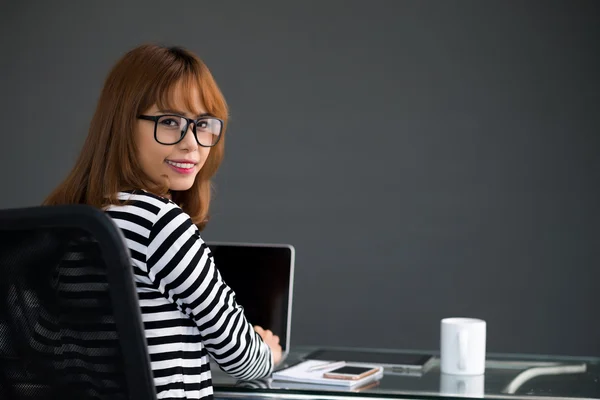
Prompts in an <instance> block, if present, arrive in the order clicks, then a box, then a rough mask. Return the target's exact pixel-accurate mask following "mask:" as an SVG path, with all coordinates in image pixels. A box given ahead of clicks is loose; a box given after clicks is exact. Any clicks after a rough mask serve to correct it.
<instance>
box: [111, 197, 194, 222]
mask: <svg viewBox="0 0 600 400" xmlns="http://www.w3.org/2000/svg"><path fill="white" fill-rule="evenodd" d="M117 200H118V203H117V204H112V205H110V206H108V207H107V208H106V212H107V213H108V214H109V215H110V216H111V217H113V218H118V219H126V220H129V221H131V222H136V223H137V224H140V225H144V226H145V227H146V228H147V229H148V230H150V229H152V230H156V229H159V230H160V229H161V227H164V226H165V225H167V224H168V223H169V222H170V221H173V220H177V221H179V222H180V223H183V222H185V221H186V220H189V223H191V218H190V216H189V215H187V214H186V213H185V212H184V211H183V210H182V209H181V208H180V207H179V206H178V205H177V204H175V203H174V202H172V201H171V200H169V199H166V198H164V197H160V196H157V195H155V194H153V193H149V192H146V191H143V190H133V191H124V192H119V193H117Z"/></svg>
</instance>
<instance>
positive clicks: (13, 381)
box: [0, 205, 156, 400]
mask: <svg viewBox="0 0 600 400" xmlns="http://www.w3.org/2000/svg"><path fill="white" fill-rule="evenodd" d="M91 398H93V399H144V400H146V399H156V389H155V387H154V381H153V378H152V370H151V368H150V358H149V355H148V349H147V346H146V338H145V336H144V330H143V325H142V318H141V311H140V307H139V303H138V297H137V292H136V289H135V283H134V280H133V271H132V268H131V261H130V257H129V253H128V249H127V247H126V245H125V242H124V238H123V236H122V234H121V231H120V230H119V229H118V228H117V227H116V226H115V225H114V224H113V222H112V220H111V219H110V218H109V217H108V216H107V215H106V214H104V213H103V212H102V211H100V210H98V209H95V208H92V207H90V206H85V205H67V206H49V207H31V208H22V209H12V210H0V399H11V400H13V399H14V400H20V399H91Z"/></svg>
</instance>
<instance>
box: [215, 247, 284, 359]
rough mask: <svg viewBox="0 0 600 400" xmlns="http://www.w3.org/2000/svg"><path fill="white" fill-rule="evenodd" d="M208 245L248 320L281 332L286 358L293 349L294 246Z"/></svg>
mask: <svg viewBox="0 0 600 400" xmlns="http://www.w3.org/2000/svg"><path fill="white" fill-rule="evenodd" d="M207 245H208V247H209V249H210V251H211V253H212V255H213V257H214V260H215V266H216V267H217V269H218V270H219V273H220V274H221V276H222V277H223V280H224V281H225V283H227V284H228V285H229V286H230V287H231V289H233V291H234V292H235V296H236V301H237V302H238V304H239V305H241V306H242V307H244V313H245V315H246V317H247V318H248V322H250V323H251V324H252V325H259V326H261V327H262V328H264V329H269V330H271V331H272V332H273V333H274V334H275V335H277V336H279V343H280V344H281V350H282V361H283V360H284V359H285V358H286V356H287V355H288V353H289V351H290V336H291V335H290V334H291V331H290V330H291V324H292V294H293V287H294V260H295V250H294V247H293V246H292V245H289V244H265V243H235V242H210V241H209V242H207ZM211 364H214V363H211Z"/></svg>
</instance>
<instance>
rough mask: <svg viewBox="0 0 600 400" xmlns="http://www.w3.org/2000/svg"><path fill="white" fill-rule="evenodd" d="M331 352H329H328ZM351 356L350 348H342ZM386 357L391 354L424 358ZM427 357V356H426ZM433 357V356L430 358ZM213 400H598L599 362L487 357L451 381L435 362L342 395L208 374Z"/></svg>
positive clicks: (293, 358)
mask: <svg viewBox="0 0 600 400" xmlns="http://www.w3.org/2000/svg"><path fill="white" fill-rule="evenodd" d="M328 348H331V347H328ZM317 349H318V347H296V348H293V349H292V351H291V352H290V354H289V356H288V358H287V359H286V360H285V362H284V363H283V365H281V366H280V367H279V368H285V367H287V366H291V365H293V364H295V363H296V362H298V361H300V360H302V359H303V357H304V356H305V355H307V354H309V353H310V352H312V351H314V350H317ZM337 349H345V350H351V348H341V347H338V348H337ZM359 350H362V351H365V350H367V351H369V350H370V351H389V352H390V353H423V351H410V350H406V351H400V350H397V351H395V350H381V349H359ZM430 353H431V352H430ZM433 354H436V356H437V355H438V354H439V353H438V352H433ZM213 386H214V392H215V398H217V399H234V398H247V399H250V398H252V399H260V398H265V399H267V398H268V399H291V398H294V399H304V398H311V399H317V398H319V399H325V398H329V399H333V398H336V399H339V398H346V397H354V398H356V397H365V398H366V397H368V398H386V399H387V398H429V399H431V398H448V397H470V398H494V399H519V398H521V399H535V398H537V399H543V400H549V399H553V398H555V399H556V398H561V399H565V398H576V399H582V398H586V399H600V358H596V357H564V356H542V355H523V354H492V353H488V354H487V360H486V373H485V375H484V376H476V377H455V376H448V375H444V374H442V373H440V368H439V359H438V358H436V362H435V363H434V364H433V366H432V367H431V368H430V369H428V370H427V371H426V372H424V373H422V374H415V373H407V374H404V373H402V372H399V371H392V370H391V369H386V370H385V373H384V376H383V378H382V379H381V380H380V381H378V382H375V383H371V384H369V385H367V386H366V387H362V388H353V389H351V390H349V389H343V388H339V387H335V386H324V385H310V384H303V383H297V382H283V381H275V380H272V379H270V378H268V379H262V380H257V381H250V382H241V381H236V380H235V379H233V378H231V377H229V376H228V375H226V374H224V373H223V372H220V371H218V370H217V371H216V370H215V368H213Z"/></svg>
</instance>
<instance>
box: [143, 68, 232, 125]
mask: <svg viewBox="0 0 600 400" xmlns="http://www.w3.org/2000/svg"><path fill="white" fill-rule="evenodd" d="M173 69H174V71H172V72H173V73H171V74H169V73H166V74H163V75H162V76H160V77H159V80H160V81H159V82H158V84H157V85H155V86H154V87H155V88H156V90H155V91H154V93H152V94H149V96H148V98H147V99H146V100H147V101H146V102H144V103H146V104H145V106H146V107H147V108H149V107H151V106H152V105H153V104H156V105H157V106H158V108H159V109H161V110H180V109H181V108H182V107H185V109H186V110H189V111H192V112H194V113H195V112H197V111H198V110H196V108H197V104H198V100H199V101H200V104H202V105H204V108H205V109H206V112H207V113H209V114H211V115H213V116H215V117H217V118H220V119H222V120H224V121H226V120H227V117H228V110H227V104H226V102H225V99H224V97H223V94H222V93H221V91H220V90H219V88H218V86H217V84H216V82H215V81H214V79H213V77H212V75H211V74H210V72H209V71H208V68H206V67H205V66H204V65H203V64H200V63H195V62H192V63H185V64H184V65H181V66H180V68H173ZM169 72H171V71H169ZM196 96H198V97H199V98H195V97H196Z"/></svg>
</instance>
